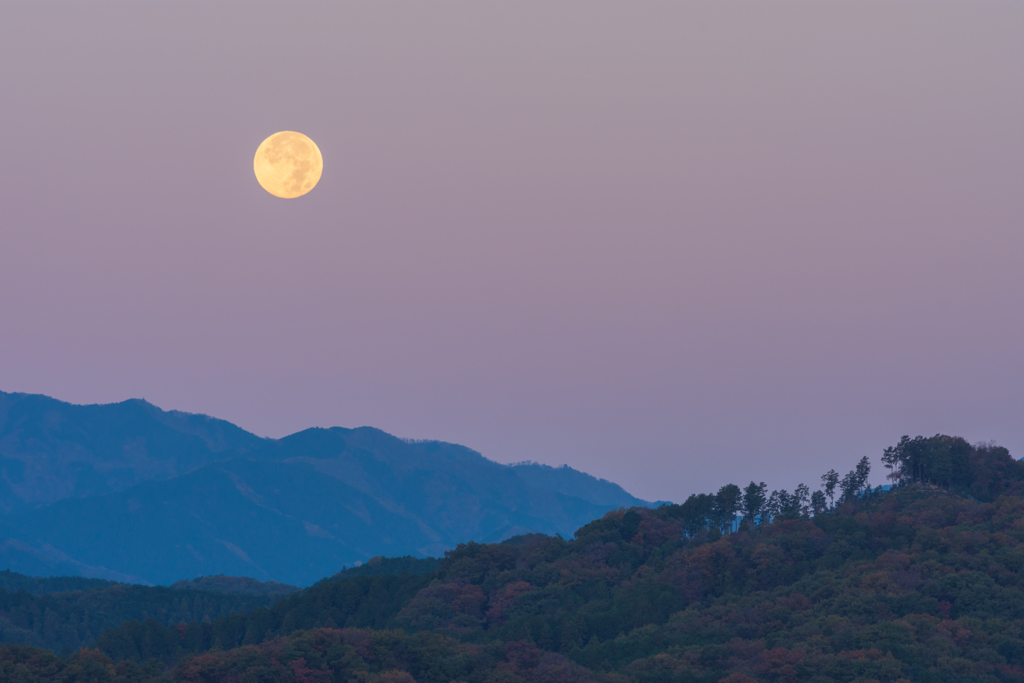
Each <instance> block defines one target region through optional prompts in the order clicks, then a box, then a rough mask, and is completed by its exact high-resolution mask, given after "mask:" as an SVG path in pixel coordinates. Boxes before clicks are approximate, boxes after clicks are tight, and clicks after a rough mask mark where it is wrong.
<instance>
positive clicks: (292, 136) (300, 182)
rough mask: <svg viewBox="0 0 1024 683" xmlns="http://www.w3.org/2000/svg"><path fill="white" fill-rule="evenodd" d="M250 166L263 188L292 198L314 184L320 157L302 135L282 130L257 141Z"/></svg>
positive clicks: (280, 195)
mask: <svg viewBox="0 0 1024 683" xmlns="http://www.w3.org/2000/svg"><path fill="white" fill-rule="evenodd" d="M252 167H253V170H254V171H256V180H258V181H259V183H260V185H262V186H263V189H264V190H266V191H267V192H269V193H270V194H272V195H274V196H275V197H281V198H283V199H294V198H295V197H301V196H302V195H304V194H306V193H307V192H309V191H310V190H312V189H313V188H314V187H316V184H317V183H318V182H319V181H320V174H321V173H323V170H324V158H323V157H322V156H321V155H320V148H319V147H317V146H316V143H315V142H313V141H312V140H310V139H309V138H307V137H306V136H305V135H303V134H302V133H296V132H294V131H290V130H283V131H281V132H280V133H274V134H273V135H271V136H270V137H269V138H267V139H266V140H264V141H263V142H261V143H260V146H259V147H258V148H257V149H256V158H254V159H253V160H252Z"/></svg>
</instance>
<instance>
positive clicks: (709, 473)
mask: <svg viewBox="0 0 1024 683" xmlns="http://www.w3.org/2000/svg"><path fill="white" fill-rule="evenodd" d="M1022 36H1024V3H1020V2H1003V3H995V2H992V3H988V2H959V3H947V2H937V1H934V0H928V1H922V2H863V1H858V2H787V3H781V2H768V3H766V2H762V1H760V0H759V1H758V2H732V1H729V2H701V3H689V2H680V1H676V0H673V1H671V2H657V3H654V2H648V3H645V2H615V3H600V2H594V1H593V0H587V1H586V2H550V1H549V0H544V1H543V2H524V1H522V0H517V1H516V2H505V3H491V2H487V3H478V2H459V3H452V2H431V3H419V2H407V3H394V2H379V1H377V0H374V1H373V2H361V3H336V2H325V3H322V4H312V3H309V4H298V3H290V2H289V3H285V2H281V3H278V4H274V5H268V4H260V3H253V2H244V3H243V2H238V3H226V2H206V1H204V2H201V3H184V2H136V1H132V2H126V3H123V4H110V3H100V2H87V3H86V2H69V3H56V2H7V3H5V4H4V5H3V7H2V8H0V121H2V122H3V124H4V125H3V128H4V134H3V142H2V145H0V152H2V157H0V158H2V163H0V389H2V390H5V391H26V392H39V393H45V394H49V395H52V396H55V397H57V398H61V399H64V400H68V401H73V402H79V403H93V402H111V401H119V400H123V399H126V398H129V397H144V398H146V399H148V400H149V401H151V402H153V403H156V404H157V405H159V406H161V407H164V408H177V409H181V410H186V411H190V412H203V413H209V414H213V415H216V416H218V417H222V418H225V419H228V420H231V421H233V422H235V423H237V424H239V425H240V426H242V427H245V428H247V429H250V430H252V431H254V432H256V433H258V434H262V435H269V436H283V435H285V434H288V433H290V432H293V431H297V430H299V429H302V428H305V427H309V426H313V425H320V426H331V425H342V426H350V427H354V426H359V425H373V426H376V427H380V428H382V429H385V430H387V431H389V432H392V433H395V434H398V435H400V436H406V437H415V438H437V439H444V440H447V441H454V442H458V443H462V444H466V445H468V446H471V447H473V448H476V449H477V450H480V451H481V452H482V453H483V454H484V455H486V456H487V457H490V458H492V459H494V460H498V461H500V462H509V461H515V460H522V459H532V460H538V461H541V462H547V463H551V464H561V463H568V464H570V465H572V466H573V467H577V468H579V469H583V470H585V471H587V472H591V473H593V474H595V475H598V476H602V477H606V478H609V479H612V480H614V481H616V482H618V483H621V484H622V485H623V486H625V487H626V488H627V489H628V490H629V491H630V492H632V493H634V494H636V495H639V496H642V497H645V498H649V499H653V498H661V499H672V500H681V499H682V498H684V497H685V496H686V495H688V494H689V493H692V492H695V491H706V490H711V489H717V487H718V486H720V485H721V484H724V483H726V482H728V481H735V482H737V483H740V484H743V483H745V482H748V481H750V480H751V479H757V480H759V481H760V480H764V481H766V482H768V484H769V486H771V487H779V486H785V487H787V488H791V487H792V486H794V485H795V484H797V483H798V482H799V481H807V482H808V483H812V484H817V483H818V482H817V480H818V477H819V475H820V474H821V473H822V472H824V471H825V470H827V469H828V468H830V467H835V468H836V469H840V470H841V471H843V472H845V471H846V470H848V469H850V468H851V467H852V466H853V464H854V462H855V461H856V459H858V458H859V457H860V456H861V455H865V454H866V455H869V456H871V457H872V458H874V459H875V462H876V463H877V457H878V456H879V455H880V454H881V451H882V449H883V448H884V447H885V446H887V445H890V444H892V443H894V442H895V441H896V440H897V439H898V438H899V437H900V436H901V435H902V434H911V435H916V434H924V435H931V434H934V433H936V432H944V433H950V434H958V435H962V436H964V437H966V438H968V439H969V440H971V441H977V440H989V439H993V440H995V441H997V442H999V443H1002V444H1004V445H1006V446H1008V447H1009V448H1010V449H1011V451H1012V452H1013V453H1014V454H1015V455H1016V456H1018V457H1020V456H1024V40H1022V39H1021V37H1022ZM282 129H291V130H297V131H301V132H303V133H305V134H307V135H309V136H310V137H311V138H312V139H313V140H315V141H316V143H317V145H319V147H320V149H321V151H322V152H323V156H324V161H325V169H324V174H323V178H322V180H321V181H320V184H319V186H318V187H317V188H316V189H315V190H314V191H313V192H312V193H311V194H309V195H308V196H306V197H304V198H301V199H297V200H281V199H276V198H274V197H272V196H270V195H269V194H267V193H266V192H264V191H263V190H262V189H261V188H260V186H259V185H258V184H257V183H256V180H255V178H254V177H253V171H252V157H253V154H254V153H255V150H256V147H257V146H258V145H259V143H260V141H262V140H263V138H265V137H266V136H267V135H269V134H271V133H273V132H275V131H278V130H282ZM872 480H873V482H874V483H880V482H881V480H882V471H881V468H880V466H878V469H877V470H876V473H875V476H873V478H872Z"/></svg>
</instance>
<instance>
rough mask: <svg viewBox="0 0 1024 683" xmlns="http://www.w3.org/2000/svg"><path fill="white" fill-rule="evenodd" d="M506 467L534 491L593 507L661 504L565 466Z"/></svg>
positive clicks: (535, 463)
mask: <svg viewBox="0 0 1024 683" xmlns="http://www.w3.org/2000/svg"><path fill="white" fill-rule="evenodd" d="M509 467H511V468H512V469H513V470H514V471H515V473H516V474H518V475H519V478H520V479H522V480H523V481H525V482H526V483H528V484H529V485H530V486H532V487H534V488H536V489H539V490H541V491H551V492H552V493H561V494H564V495H568V496H574V497H576V498H581V499H583V500H585V501H587V502H589V503H594V504H595V505H618V506H619V507H624V508H628V507H638V506H640V507H656V506H657V505H658V504H659V503H660V502H661V501H659V503H650V502H648V501H646V500H641V499H639V498H637V497H636V496H633V495H630V494H629V493H627V492H626V490H625V489H624V488H622V487H621V486H619V485H618V484H615V483H613V482H610V481H608V480H607V479H598V478H597V477H595V476H592V475H589V474H587V473H586V472H580V471H579V470H574V469H573V468H571V467H569V466H568V465H562V466H561V467H551V466H550V465H544V464H541V463H539V462H530V461H525V462H517V463H513V464H511V465H509Z"/></svg>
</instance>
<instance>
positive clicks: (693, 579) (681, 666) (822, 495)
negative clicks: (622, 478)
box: [0, 436, 1024, 683]
mask: <svg viewBox="0 0 1024 683" xmlns="http://www.w3.org/2000/svg"><path fill="white" fill-rule="evenodd" d="M908 444H909V445H908ZM885 462H886V463H887V464H888V465H889V466H890V468H891V475H892V476H891V479H892V481H893V482H894V484H895V486H894V487H893V488H892V489H891V490H889V491H883V490H882V489H881V488H880V487H875V488H871V487H869V486H868V477H869V475H870V472H869V469H868V467H867V462H866V461H862V462H861V463H859V464H858V466H857V467H855V468H853V469H852V470H851V471H850V472H849V473H848V474H847V475H846V476H839V475H838V474H837V473H834V472H830V473H826V475H825V476H824V477H823V478H822V484H823V485H822V488H821V490H819V491H814V492H812V491H810V488H809V487H800V488H798V490H797V491H795V492H792V493H790V492H785V491H776V492H771V493H769V492H768V491H767V490H766V489H765V487H764V486H763V485H760V484H758V483H751V484H749V485H747V486H745V487H742V488H741V487H739V486H725V487H722V489H720V490H719V491H718V492H715V493H714V494H707V495H697V496H692V497H691V498H690V499H689V500H687V501H686V503H684V504H682V505H666V506H662V507H660V508H657V509H655V510H648V509H643V508H635V509H629V510H619V511H616V512H612V513H609V514H607V515H605V516H604V517H602V518H601V519H599V520H596V521H594V522H592V523H590V524H588V525H586V526H584V527H583V528H581V529H579V531H577V533H576V534H575V536H574V538H572V539H571V540H564V539H561V538H558V537H549V536H542V535H530V536H524V537H519V538H515V539H511V540H510V541H507V542H505V543H500V544H488V545H483V544H464V545H461V546H459V547H458V548H457V549H455V550H453V551H451V552H449V553H447V554H446V555H445V557H444V559H443V560H442V561H441V563H440V566H439V567H438V568H437V570H436V571H434V572H433V573H430V574H412V573H405V574H402V575H393V574H392V575H375V576H345V575H344V574H342V575H339V576H337V577H332V578H331V579H327V580H324V581H322V582H320V583H318V584H316V585H315V586H313V587H312V588H310V589H308V590H307V591H305V592H304V593H302V594H296V595H292V596H290V597H288V598H286V599H284V600H281V601H280V602H278V603H276V604H275V605H273V606H272V607H270V608H267V609H257V610H255V611H254V612H253V613H251V614H250V615H248V616H239V615H229V616H225V617H219V618H217V619H214V620H212V621H211V622H210V623H207V624H202V623H197V622H194V623H190V624H185V623H182V624H179V625H176V626H171V627H167V626H164V625H161V624H160V623H158V622H157V621H155V620H154V621H149V622H138V621H136V622H128V623H125V624H122V625H121V626H119V627H118V628H116V629H113V630H111V631H108V632H106V633H104V634H103V635H102V636H101V637H100V638H99V639H98V640H97V643H96V645H97V647H98V648H99V651H91V652H83V653H80V654H78V655H76V657H77V659H72V660H67V661H61V662H56V661H54V660H49V659H47V658H46V656H45V655H44V654H41V653H38V652H37V653H36V654H35V655H33V654H32V653H31V652H28V651H26V650H14V649H8V650H6V651H4V652H2V653H0V661H7V662H8V664H4V665H3V666H7V667H8V670H12V671H13V667H16V666H21V667H25V670H35V671H38V672H40V675H39V676H37V678H36V679H29V678H26V679H25V680H26V681H28V680H39V681H49V680H61V679H60V678H59V676H60V675H63V674H61V673H60V672H61V671H64V672H67V671H70V670H71V668H72V667H78V669H76V671H77V670H84V668H83V667H85V666H86V663H88V666H91V667H93V669H92V670H95V671H100V672H101V673H99V674H96V676H97V677H96V678H94V679H92V680H96V681H101V680H110V681H114V680H120V681H123V682H124V683H129V682H131V683H134V682H135V681H144V680H155V679H154V677H155V676H157V675H158V673H159V670H160V666H158V665H157V664H155V663H154V661H156V662H160V663H161V664H162V665H163V666H165V667H168V668H166V669H165V670H164V675H166V676H167V677H168V678H169V679H171V680H175V681H179V682H188V683H192V682H196V683H198V682H200V681H202V682H204V683H213V682H214V681H238V683H249V682H253V683H255V682H257V681H266V682H268V683H269V682H271V681H281V682H285V683H300V682H304V681H322V682H324V683H326V682H327V681H381V682H383V681H417V682H420V683H425V682H438V683H440V682H447V681H467V682H470V681H473V682H480V683H498V682H502V683H520V682H524V681H526V682H530V683H542V682H547V681H606V682H608V683H613V682H614V683H626V682H628V681H633V682H635V683H676V682H680V683H681V682H684V681H685V682H691V681H707V682H709V683H710V682H712V681H715V682H718V681H722V682H727V683H745V682H746V683H749V682H750V681H789V682H796V681H806V682H814V683H829V682H836V683H869V682H871V681H881V682H889V683H903V682H909V681H914V682H915V683H916V682H932V681H935V682H938V681H943V682H947V681H948V682H950V683H952V682H954V681H956V682H960V681H978V682H982V681H984V682H996V681H1024V580H1022V578H1021V569H1022V568H1024V465H1022V464H1021V463H1019V462H1016V461H1014V460H1013V459H1011V458H1010V456H1009V454H1008V453H1007V452H1006V450H1005V449H1002V448H998V447H993V446H970V445H969V444H966V442H964V441H963V440H962V439H954V438H950V437H944V436H936V437H932V438H931V439H918V440H905V441H903V442H901V445H897V446H896V447H894V448H893V449H891V450H890V451H887V453H886V460H885ZM32 656H35V657H37V658H38V659H37V660H36V661H37V662H38V666H36V665H33V666H35V669H32V667H30V666H29V664H27V663H26V662H28V661H29V659H31V657H32ZM147 662H149V663H148V664H147ZM147 666H148V667H149V668H148V673H147V670H146V667H147ZM47 667H50V668H49V669H47ZM62 667H63V668H62ZM0 670H2V669H0ZM47 671H51V673H46V672H47ZM78 675H79V674H77V673H76V674H74V676H78ZM47 676H49V678H47ZM104 677H106V678H104ZM67 680H80V679H75V678H72V679H67Z"/></svg>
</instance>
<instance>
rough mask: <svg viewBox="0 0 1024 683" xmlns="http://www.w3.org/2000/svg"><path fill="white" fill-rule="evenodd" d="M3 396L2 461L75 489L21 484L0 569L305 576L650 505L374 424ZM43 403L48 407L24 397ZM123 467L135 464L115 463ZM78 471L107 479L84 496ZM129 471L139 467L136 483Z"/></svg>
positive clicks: (302, 579)
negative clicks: (262, 434)
mask: <svg viewBox="0 0 1024 683" xmlns="http://www.w3.org/2000/svg"><path fill="white" fill-rule="evenodd" d="M4 396H5V398H8V400H9V403H10V404H12V406H13V407H19V404H20V407H21V410H20V411H19V410H11V409H8V412H7V415H8V417H7V418H6V419H5V421H4V422H2V423H0V429H2V430H3V432H2V433H3V434H4V438H5V440H0V455H2V456H3V457H4V458H5V459H6V460H5V461H4V462H5V463H6V462H7V461H17V462H22V463H24V464H25V466H24V470H25V471H26V472H28V471H31V472H32V473H33V479H32V481H34V482H36V483H37V484H38V482H41V481H44V480H45V477H46V476H47V471H48V470H47V466H48V465H49V466H50V467H52V468H53V470H54V472H53V473H52V474H51V475H50V476H52V478H53V480H54V481H58V482H61V484H62V487H63V488H61V492H62V493H63V495H60V494H59V493H52V494H50V496H51V498H57V497H60V498H62V499H59V500H55V501H54V502H50V503H49V504H46V505H38V503H39V502H43V501H45V500H46V498H45V494H44V493H42V491H41V490H40V489H39V488H32V487H23V488H22V489H14V488H13V487H12V488H11V490H12V491H14V492H15V493H17V492H18V491H22V492H23V495H21V496H20V497H18V498H16V504H15V505H12V507H13V508H14V511H13V512H12V513H9V514H7V515H4V516H3V517H2V518H0V536H2V537H3V538H2V539H0V567H3V566H4V565H5V564H6V566H7V567H9V568H10V569H13V570H15V571H20V572H22V573H28V574H43V575H45V574H55V573H63V574H72V575H81V576H91V577H98V578H105V579H112V580H118V581H133V582H141V583H172V582H174V581H178V580H182V579H189V578H192V577H195V576H203V575H206V576H208V575H214V574H228V575H232V576H248V577H252V578H256V579H260V580H263V581H268V580H272V581H280V582H284V583H288V584H293V585H309V584H310V583H312V582H314V581H316V580H318V579H321V578H323V577H324V576H329V575H332V574H334V573H336V572H338V571H339V570H341V569H342V568H343V567H345V566H349V567H350V566H353V565H355V564H359V563H362V562H366V561H367V560H369V559H370V558H373V557H375V556H381V555H384V556H392V557H393V556H403V555H409V556H413V557H428V556H439V555H441V554H443V553H444V552H445V551H446V550H448V549H450V548H453V547H454V546H456V545H457V544H459V543H462V542H465V541H470V540H473V541H480V542H493V541H500V540H503V539H505V538H509V537H511V536H514V535H517V534H522V533H528V532H540V533H546V534H552V535H554V534H562V535H571V534H572V533H573V532H574V531H575V530H576V529H577V528H579V527H580V526H582V525H583V524H585V523H587V522H588V521H590V520H592V519H595V518H597V517H600V516H601V515H603V514H604V513H605V512H607V511H608V510H612V509H616V508H619V507H622V506H624V505H643V504H644V502H643V501H640V500H639V499H636V498H634V497H633V496H630V495H629V494H628V493H626V492H625V491H623V490H622V489H621V488H620V487H618V486H616V485H614V484H611V483H610V482H605V481H602V480H598V479H595V478H594V477H591V476H590V475H586V474H584V473H582V472H577V471H575V470H571V469H570V468H546V469H543V468H540V469H538V466H535V465H529V466H525V465H518V466H507V465H502V464H499V463H496V462H493V461H491V460H488V459H486V458H484V457H483V456H482V455H480V454H479V453H477V452H476V451H473V450H471V449H469V448H465V447H463V446H458V445H455V444H449V443H442V442H436V441H409V440H404V439H399V438H397V437H394V436H391V435H389V434H386V433H385V432H382V431H380V430H377V429H373V428H369V427H361V428H358V429H343V428H338V427H336V428H332V429H308V430H305V431H302V432H299V433H297V434H293V435H291V436H288V437H285V438H283V439H279V440H271V439H261V438H259V437H256V436H255V435H252V434H249V433H247V432H245V431H244V430H241V429H239V428H237V427H235V426H234V425H231V424H230V423H226V422H222V421H219V420H214V419H212V418H207V417H205V416H196V415H187V414H184V413H166V412H164V411H161V410H160V409H158V408H156V407H155V406H152V405H150V404H148V403H144V402H141V401H136V402H126V403H120V404H115V405H112V406H69V405H68V404H63V403H60V402H56V401H53V400H52V399H46V398H45V397H25V396H23V395H4ZM11 396H14V397H15V399H10V397H11ZM30 399H32V400H30ZM33 403H35V404H38V405H42V406H44V407H45V408H44V409H41V410H35V411H34V412H33V411H32V410H29V409H27V407H31V405H32V404H33ZM26 406H27V407H26ZM79 408H90V409H91V411H90V412H87V413H82V412H81V411H78V410H77V409H79ZM12 414H13V415H14V418H13V419H12V418H11V415H12ZM72 418H73V419H72ZM119 421H121V422H123V429H118V424H119ZM8 435H9V438H8ZM8 444H11V446H8ZM37 453H38V454H39V457H38V461H37V460H36V454H37ZM77 463H81V464H80V465H78V464H77ZM86 465H87V466H88V467H86ZM133 465H134V466H133ZM123 470H129V471H130V474H128V473H124V474H117V475H116V476H115V473H118V472H121V471H123ZM547 470H551V472H548V471H547ZM82 472H86V473H87V474H86V475H84V477H85V478H86V479H88V478H90V477H92V478H93V479H95V478H96V476H97V475H99V478H100V479H101V480H102V482H103V486H104V487H105V488H104V489H100V490H97V492H96V493H94V494H93V495H86V489H85V487H84V486H83V485H82V484H81V483H80V482H81V481H82V478H83V475H82ZM94 473H95V474H94ZM131 477H134V478H135V479H142V481H135V482H134V483H132V484H129V485H125V483H126V482H127V481H129V479H130V478H131ZM101 490H102V491H103V492H100V491H101ZM575 491H578V493H579V495H574V492H575ZM30 492H31V495H29V493H30ZM33 496H34V497H33ZM32 502H36V503H37V504H36V506H35V507H31V503H32Z"/></svg>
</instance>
